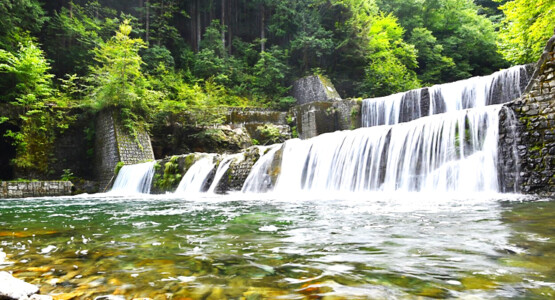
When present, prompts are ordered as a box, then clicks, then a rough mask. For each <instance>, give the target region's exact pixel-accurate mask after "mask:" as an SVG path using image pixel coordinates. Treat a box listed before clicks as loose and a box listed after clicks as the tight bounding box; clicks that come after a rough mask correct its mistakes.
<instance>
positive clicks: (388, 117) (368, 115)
mask: <svg viewBox="0 0 555 300" xmlns="http://www.w3.org/2000/svg"><path fill="white" fill-rule="evenodd" d="M421 91H422V90H412V91H408V92H405V93H397V94H393V95H389V96H386V97H380V98H372V99H365V100H364V101H363V102H362V111H363V114H362V126H363V127H372V126H379V125H393V124H397V123H401V122H408V121H412V120H414V119H418V118H420V117H422V116H423V113H422V111H421V105H422V104H421Z"/></svg>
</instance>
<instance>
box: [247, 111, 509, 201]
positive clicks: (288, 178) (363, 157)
mask: <svg viewBox="0 0 555 300" xmlns="http://www.w3.org/2000/svg"><path fill="white" fill-rule="evenodd" d="M500 107H501V106H498V105H496V106H490V107H487V108H482V109H473V110H462V111H457V112H453V113H447V114H439V115H435V116H430V117H426V118H421V119H417V120H414V121H412V122H407V123H402V124H397V125H395V126H387V125H386V126H376V127H370V128H361V129H357V130H353V131H342V132H334V133H329V134H323V135H320V136H318V137H315V138H313V139H310V140H304V141H301V140H290V141H287V142H286V143H285V144H284V146H283V157H282V163H281V173H280V175H279V177H278V179H277V182H276V186H275V188H274V191H275V192H278V193H285V192H292V191H293V192H294V191H339V192H362V191H387V192H391V191H407V192H415V191H417V192H421V191H434V192H451V191H458V192H497V191H498V178H497V168H496V164H497V136H498V127H497V124H498V113H499V110H500ZM258 172H267V171H258Z"/></svg>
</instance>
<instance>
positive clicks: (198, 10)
mask: <svg viewBox="0 0 555 300" xmlns="http://www.w3.org/2000/svg"><path fill="white" fill-rule="evenodd" d="M201 22H202V21H201V19H200V0H197V29H196V30H197V52H198V51H200V41H201V39H202V25H201Z"/></svg>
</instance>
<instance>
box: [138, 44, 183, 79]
mask: <svg viewBox="0 0 555 300" xmlns="http://www.w3.org/2000/svg"><path fill="white" fill-rule="evenodd" d="M142 57H143V60H144V62H145V64H146V72H147V73H155V72H156V71H159V70H165V69H170V70H171V69H173V67H174V66H175V61H174V59H173V56H172V54H171V52H170V51H169V50H168V49H167V48H166V47H164V46H156V45H155V46H152V47H150V48H148V49H146V50H145V51H144V53H143V56H142Z"/></svg>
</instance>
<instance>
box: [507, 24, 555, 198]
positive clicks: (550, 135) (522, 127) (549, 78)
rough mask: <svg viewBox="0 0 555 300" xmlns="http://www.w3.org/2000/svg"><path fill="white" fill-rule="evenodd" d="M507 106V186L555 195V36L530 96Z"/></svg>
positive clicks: (529, 89) (540, 66)
mask: <svg viewBox="0 0 555 300" xmlns="http://www.w3.org/2000/svg"><path fill="white" fill-rule="evenodd" d="M505 107H506V109H505V110H503V111H502V112H501V123H500V129H499V130H500V135H499V137H500V141H499V148H500V160H501V164H500V166H501V168H502V170H503V169H504V170H505V171H504V173H505V174H509V175H507V176H503V179H502V180H503V182H502V184H503V186H505V187H510V186H511V185H514V186H516V187H517V191H520V192H523V193H526V194H538V195H546V196H553V195H555V35H554V36H553V37H552V38H551V39H550V40H549V42H548V43H547V46H546V47H545V50H544V53H543V54H542V57H541V58H540V60H539V62H538V63H537V65H536V71H535V72H534V74H533V76H532V80H531V81H530V83H529V84H528V87H527V88H526V94H525V95H524V96H523V97H521V98H520V99H518V100H516V101H514V102H512V103H509V104H507V105H505ZM511 117H513V119H514V120H516V122H511ZM506 170H511V171H510V172H507V171H506ZM511 174H512V175H511ZM516 175H518V176H516Z"/></svg>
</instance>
